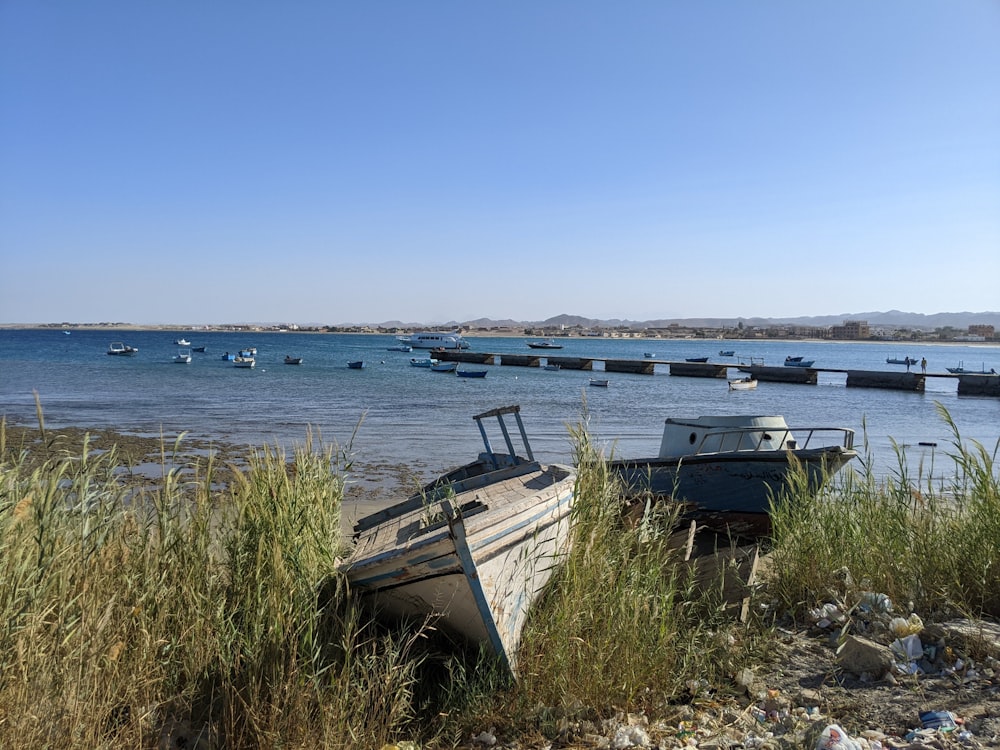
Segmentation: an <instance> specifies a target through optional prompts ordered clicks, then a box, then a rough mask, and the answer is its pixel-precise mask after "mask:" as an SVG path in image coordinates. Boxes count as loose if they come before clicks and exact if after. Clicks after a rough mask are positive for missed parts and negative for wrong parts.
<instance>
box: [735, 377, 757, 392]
mask: <svg viewBox="0 0 1000 750" xmlns="http://www.w3.org/2000/svg"><path fill="white" fill-rule="evenodd" d="M756 387H757V378H755V377H753V376H752V375H747V376H746V377H745V378H736V379H735V380H730V381H729V390H731V391H752V390H753V389H754V388H756Z"/></svg>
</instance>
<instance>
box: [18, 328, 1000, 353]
mask: <svg viewBox="0 0 1000 750" xmlns="http://www.w3.org/2000/svg"><path fill="white" fill-rule="evenodd" d="M527 328H531V326H524V327H520V328H512V329H503V330H470V331H462V336H463V337H464V338H466V339H479V338H520V339H568V340H572V341H586V340H589V339H596V340H599V341H604V340H607V339H617V340H622V341H716V342H724V343H732V344H736V343H738V342H747V343H750V342H764V343H774V342H781V341H788V342H796V343H803V344H866V345H872V346H874V345H882V346H886V345H888V346H907V345H908V346H914V347H916V346H956V347H960V346H984V347H1000V340H996V341H954V340H936V339H918V340H909V339H830V338H816V337H810V336H781V337H772V336H754V337H744V336H737V337H731V336H726V337H722V338H720V337H718V336H691V335H684V336H660V335H656V336H644V335H641V331H635V332H631V331H629V332H627V333H628V335H607V336H605V335H601V336H591V335H585V334H581V333H551V334H550V333H531V334H529V333H525V329H527ZM67 329H70V331H71V332H72V331H74V330H77V331H108V332H115V331H129V332H164V333H178V334H183V333H188V334H195V333H200V334H205V333H209V334H216V333H292V334H310V335H343V336H373V337H383V338H384V337H386V336H390V337H393V338H395V337H396V336H397V335H404V334H403V333H400V334H397V333H395V332H389V331H352V330H337V331H327V330H318V329H315V328H303V329H295V330H292V329H284V328H271V327H267V326H258V325H246V326H242V325H232V326H226V325H214V324H213V325H205V326H184V325H176V324H171V325H140V324H132V323H122V324H115V325H101V324H97V323H94V324H91V323H70V324H68V325H56V324H53V323H0V331H45V330H51V331H64V330H67ZM404 330H405V331H406V332H408V331H410V328H406V329H404ZM413 330H418V329H417V328H414V329H413ZM428 330H444V329H443V328H441V327H438V326H429V327H428ZM452 330H454V329H452ZM606 330H608V331H617V330H618V329H606ZM710 330H717V329H710Z"/></svg>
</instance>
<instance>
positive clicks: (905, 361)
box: [885, 357, 920, 367]
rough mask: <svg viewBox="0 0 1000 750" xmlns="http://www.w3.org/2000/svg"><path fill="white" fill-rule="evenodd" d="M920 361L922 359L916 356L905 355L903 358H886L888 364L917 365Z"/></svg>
mask: <svg viewBox="0 0 1000 750" xmlns="http://www.w3.org/2000/svg"><path fill="white" fill-rule="evenodd" d="M919 361H920V360H918V359H916V358H914V357H903V358H902V359H899V358H898V357H886V358H885V363H886V364H887V365H906V366H907V367H910V366H912V365H915V364H917V362H919Z"/></svg>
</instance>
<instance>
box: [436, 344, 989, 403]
mask: <svg viewBox="0 0 1000 750" xmlns="http://www.w3.org/2000/svg"><path fill="white" fill-rule="evenodd" d="M429 355H430V356H432V357H435V358H437V359H440V360H445V361H451V362H472V363H475V364H482V365H492V364H497V363H499V364H500V365H502V366H508V367H541V366H542V363H543V361H544V362H545V363H546V364H551V365H559V367H560V369H563V370H584V371H593V369H594V363H595V362H601V363H603V365H604V371H605V372H616V373H626V374H634V375H653V374H655V371H656V367H657V365H662V366H664V367H666V368H668V372H669V374H670V375H672V376H679V377H688V378H719V379H723V378H727V377H728V373H729V370H730V369H738V370H739V371H740V372H743V373H746V374H748V375H751V376H752V377H754V378H756V379H757V380H759V381H761V382H772V383H795V384H799V385H816V384H817V383H818V381H819V373H840V374H846V375H847V387H848V388H880V389H884V390H893V391H910V392H914V393H922V392H923V391H924V386H925V384H926V382H927V378H955V379H957V380H958V394H959V395H960V396H994V397H1000V375H997V374H995V373H984V374H979V373H974V374H973V373H966V374H953V373H937V372H935V373H931V372H928V373H924V372H910V371H907V372H887V371H881V370H845V369H841V368H834V367H786V366H784V365H781V366H766V365H763V364H753V363H751V364H743V363H740V364H737V363H735V362H734V363H725V362H688V361H684V362H675V361H671V360H663V359H652V358H649V357H647V358H644V359H609V358H607V357H562V356H549V355H541V354H538V353H532V354H507V353H500V352H470V351H468V350H461V351H460V350H451V349H449V350H446V351H434V350H431V351H430V352H429ZM661 372H662V370H661Z"/></svg>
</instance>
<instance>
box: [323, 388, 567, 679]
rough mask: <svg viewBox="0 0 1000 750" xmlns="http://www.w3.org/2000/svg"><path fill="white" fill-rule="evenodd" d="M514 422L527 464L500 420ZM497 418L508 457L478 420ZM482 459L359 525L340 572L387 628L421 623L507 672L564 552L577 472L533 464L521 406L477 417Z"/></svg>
mask: <svg viewBox="0 0 1000 750" xmlns="http://www.w3.org/2000/svg"><path fill="white" fill-rule="evenodd" d="M508 414H513V415H514V417H515V419H516V421H517V426H518V428H519V430H520V434H521V438H522V440H523V441H524V450H525V452H526V454H527V455H526V457H522V456H517V455H516V454H515V451H514V446H513V443H512V441H511V436H510V433H509V432H508V431H507V428H506V425H505V424H504V416H505V415H508ZM488 417H496V418H497V420H498V423H499V425H500V428H501V431H502V433H503V439H504V441H505V442H506V444H507V447H508V450H509V451H510V452H509V453H507V454H498V453H495V452H493V449H492V448H491V446H490V441H489V439H488V437H487V433H486V431H485V429H484V427H483V423H482V420H483V419H485V418H488ZM474 419H475V420H476V423H477V424H478V425H479V428H480V432H481V434H482V436H483V443H484V445H485V447H486V451H485V452H484V453H481V454H480V456H479V459H478V460H476V461H473V462H472V463H470V464H466V465H465V466H463V467H461V468H459V469H456V470H455V471H453V472H450V473H449V474H446V475H444V476H442V477H440V478H439V479H438V480H436V481H434V482H432V483H430V484H429V485H427V486H426V487H424V489H423V490H422V491H421V492H419V493H417V494H416V495H413V496H412V497H410V498H408V499H407V500H404V501H403V502H401V503H398V504H397V505H394V506H392V507H389V508H386V509H385V510H382V511H379V512H378V513H374V514H372V515H370V516H367V517H365V518H362V519H361V520H359V521H358V523H357V525H356V526H355V527H354V531H355V535H354V538H355V540H356V542H355V548H354V552H353V553H352V555H351V556H350V558H348V560H347V561H346V562H345V563H344V565H343V566H342V569H343V570H344V572H345V573H346V575H347V578H348V580H349V582H350V586H351V588H352V590H354V591H357V592H360V593H362V594H363V595H367V596H371V597H372V598H373V600H374V604H375V605H376V607H377V611H378V612H379V613H381V614H382V615H384V616H387V617H390V618H393V619H413V620H416V621H423V620H425V619H427V618H428V617H430V618H433V619H434V622H435V624H436V626H437V627H440V628H442V629H443V630H447V631H449V632H451V633H453V634H456V635H458V636H460V637H462V638H464V639H466V640H468V641H471V642H473V643H482V644H485V645H486V646H487V647H489V648H491V649H492V650H493V651H494V652H495V653H496V655H497V656H498V657H499V658H500V660H501V661H502V662H503V663H504V664H505V665H506V666H507V667H508V668H509V669H510V670H511V671H514V670H515V669H516V664H517V647H518V644H519V643H520V639H521V630H522V628H523V626H524V623H525V620H526V617H527V614H528V610H529V609H530V606H531V604H532V602H533V601H534V600H535V598H536V597H537V596H538V594H539V593H540V591H541V590H542V588H543V587H544V586H545V584H546V583H547V582H548V580H549V578H550V576H551V575H552V573H553V571H554V570H555V568H556V567H557V565H558V563H559V561H560V560H561V559H562V558H563V556H564V555H565V554H566V553H567V552H568V551H569V545H570V541H571V537H570V515H571V511H572V506H573V500H574V484H575V481H576V473H575V471H574V469H573V468H571V467H569V466H563V465H560V464H553V465H549V466H543V465H541V464H539V463H538V462H537V461H535V460H534V457H533V456H532V454H531V448H530V446H529V445H528V442H527V436H526V435H525V432H524V426H523V424H522V423H521V418H520V407H519V406H508V407H503V408H500V409H494V410H492V411H488V412H485V413H483V414H478V415H476V416H475V417H474Z"/></svg>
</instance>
